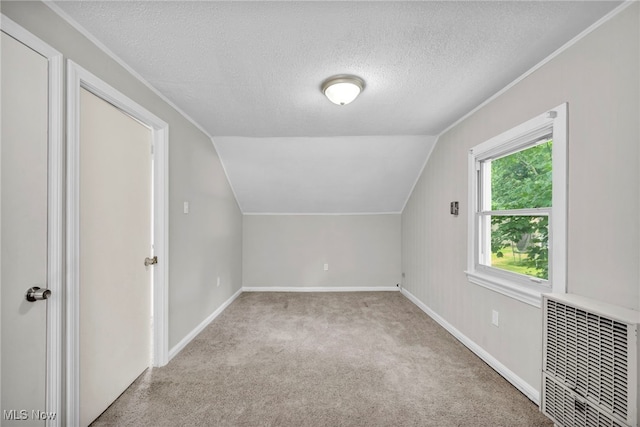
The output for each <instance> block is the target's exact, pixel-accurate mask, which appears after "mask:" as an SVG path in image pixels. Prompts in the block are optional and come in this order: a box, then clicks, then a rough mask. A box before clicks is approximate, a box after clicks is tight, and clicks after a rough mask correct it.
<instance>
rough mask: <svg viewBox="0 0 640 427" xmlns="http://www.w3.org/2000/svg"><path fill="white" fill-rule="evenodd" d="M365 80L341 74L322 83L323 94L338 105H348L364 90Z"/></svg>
mask: <svg viewBox="0 0 640 427" xmlns="http://www.w3.org/2000/svg"><path fill="white" fill-rule="evenodd" d="M364 86H365V84H364V80H362V79H361V78H360V77H357V76H353V75H349V74H339V75H336V76H333V77H329V78H328V79H327V80H325V81H324V83H322V93H324V95H325V96H326V97H327V98H329V101H331V102H333V103H334V104H337V105H347V104H349V103H350V102H352V101H353V100H354V99H356V97H357V96H358V95H359V94H360V92H362V91H363V90H364Z"/></svg>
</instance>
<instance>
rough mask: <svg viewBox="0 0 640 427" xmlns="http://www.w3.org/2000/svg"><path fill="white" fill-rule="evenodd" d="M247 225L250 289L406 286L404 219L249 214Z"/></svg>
mask: <svg viewBox="0 0 640 427" xmlns="http://www.w3.org/2000/svg"><path fill="white" fill-rule="evenodd" d="M243 223H244V228H243V245H242V254H243V257H242V258H243V273H242V277H243V281H244V286H246V287H351V286H358V287H390V286H392V287H395V286H396V284H398V283H400V267H401V262H400V215H399V214H395V215H394V214H388V215H387V214H385V215H245V216H244V221H243ZM325 263H326V264H329V270H328V271H324V269H323V266H324V264H325Z"/></svg>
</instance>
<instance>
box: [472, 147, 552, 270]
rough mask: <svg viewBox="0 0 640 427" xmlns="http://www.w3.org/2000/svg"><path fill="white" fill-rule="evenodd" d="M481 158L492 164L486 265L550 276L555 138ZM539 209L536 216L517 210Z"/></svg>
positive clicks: (489, 164) (484, 196) (483, 163)
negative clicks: (488, 246) (488, 255)
mask: <svg viewBox="0 0 640 427" xmlns="http://www.w3.org/2000/svg"><path fill="white" fill-rule="evenodd" d="M536 144H538V145H534V146H532V147H530V148H526V149H524V150H521V151H518V152H515V153H511V154H508V155H506V156H504V157H501V158H498V159H495V160H486V161H484V162H482V164H481V167H483V168H490V171H489V173H490V176H491V181H490V185H491V187H490V189H486V190H489V191H486V190H485V191H484V192H483V195H482V197H483V199H485V198H487V199H488V200H486V201H487V204H489V207H490V212H491V213H490V214H489V215H490V216H491V227H490V233H491V256H490V257H486V260H485V265H489V266H492V267H495V268H499V269H502V270H506V271H511V272H514V273H519V274H525V275H528V276H533V277H537V278H540V279H544V280H547V279H548V278H549V214H550V213H551V209H550V208H551V205H552V155H553V154H552V153H553V151H552V144H553V142H552V140H551V139H548V138H544V139H542V141H541V142H537V143H536ZM522 209H524V210H527V212H528V210H530V209H538V210H539V214H538V215H518V213H519V212H521V211H520V210H522Z"/></svg>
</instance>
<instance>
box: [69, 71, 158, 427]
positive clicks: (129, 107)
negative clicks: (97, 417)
mask: <svg viewBox="0 0 640 427" xmlns="http://www.w3.org/2000/svg"><path fill="white" fill-rule="evenodd" d="M80 89H86V90H88V91H89V92H91V93H92V94H94V95H96V96H98V97H99V98H101V99H103V100H105V101H106V102H108V103H110V104H112V105H113V106H115V107H116V108H118V109H119V110H121V111H123V112H124V113H125V114H128V115H129V116H131V117H133V118H134V119H136V120H138V121H139V122H141V123H142V124H143V125H145V126H146V127H148V128H150V129H151V139H152V147H153V190H152V193H153V251H154V253H153V255H156V256H157V257H158V261H159V263H158V264H156V265H155V266H154V269H153V283H152V301H151V305H152V307H151V310H152V313H153V322H152V332H151V339H152V351H151V352H152V364H153V366H164V365H166V364H167V362H168V361H169V351H168V344H169V339H168V333H169V328H168V320H169V319H168V290H169V288H168V284H167V281H168V278H169V263H168V258H169V250H168V240H167V238H168V235H169V232H168V201H169V198H168V189H169V186H168V153H169V146H168V143H169V125H168V124H167V123H166V122H164V121H163V120H161V119H160V118H158V117H157V116H156V115H154V114H153V113H151V112H150V111H148V110H147V109H146V108H144V107H142V106H141V105H139V104H138V103H136V102H135V101H133V100H131V99H130V98H128V97H127V96H125V95H124V94H122V93H121V92H119V91H118V90H116V89H114V88H113V87H111V86H109V85H108V84H107V83H105V82H104V81H103V80H101V79H100V78H98V77H97V76H95V75H94V74H92V73H90V72H89V71H87V70H85V69H84V68H82V67H81V66H80V65H78V64H76V63H75V62H73V61H71V60H70V59H68V60H67V372H66V374H67V381H66V383H67V395H66V396H67V398H66V416H67V418H66V420H67V424H69V425H78V424H79V422H80V357H79V353H80V339H79V337H80V324H79V320H80V319H79V318H80V302H79V290H80V260H79V256H80V255H79V254H80ZM140 262H141V263H142V260H140Z"/></svg>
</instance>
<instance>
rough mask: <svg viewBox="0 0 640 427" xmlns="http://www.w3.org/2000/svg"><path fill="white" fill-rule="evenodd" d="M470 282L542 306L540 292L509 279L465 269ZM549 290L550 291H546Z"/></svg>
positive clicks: (526, 302) (535, 305)
mask: <svg viewBox="0 0 640 427" xmlns="http://www.w3.org/2000/svg"><path fill="white" fill-rule="evenodd" d="M465 273H466V275H467V278H468V279H469V281H470V282H471V283H475V284H476V285H480V286H482V287H485V288H487V289H490V290H492V291H494V292H498V293H500V294H502V295H506V296H508V297H511V298H513V299H516V300H518V301H521V302H523V303H525V304H529V305H532V306H534V307H537V308H542V294H543V293H542V292H540V291H537V290H535V289H530V288H527V287H525V286H523V285H518V284H515V283H513V282H511V281H509V280H505V279H502V278H499V277H495V276H491V275H489V274H484V273H480V272H477V271H465ZM547 292H550V291H547Z"/></svg>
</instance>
